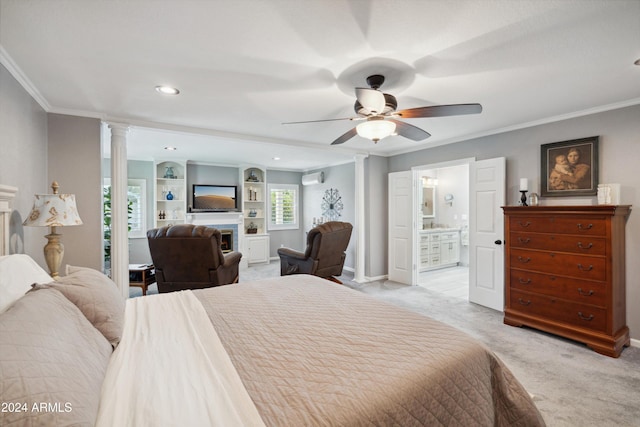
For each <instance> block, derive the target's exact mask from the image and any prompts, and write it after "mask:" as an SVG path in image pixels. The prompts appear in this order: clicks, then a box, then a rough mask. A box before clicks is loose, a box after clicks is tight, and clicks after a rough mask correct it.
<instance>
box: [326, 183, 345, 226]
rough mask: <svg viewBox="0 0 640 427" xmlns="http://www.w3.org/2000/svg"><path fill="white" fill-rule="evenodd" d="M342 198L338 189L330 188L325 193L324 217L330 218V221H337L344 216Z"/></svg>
mask: <svg viewBox="0 0 640 427" xmlns="http://www.w3.org/2000/svg"><path fill="white" fill-rule="evenodd" d="M343 207H344V206H343V205H342V196H340V192H339V191H338V189H337V188H335V189H334V188H330V189H328V190H327V191H325V192H324V197H322V205H321V208H322V216H326V217H327V218H329V221H336V220H337V219H338V218H339V217H340V216H341V215H342V208H343Z"/></svg>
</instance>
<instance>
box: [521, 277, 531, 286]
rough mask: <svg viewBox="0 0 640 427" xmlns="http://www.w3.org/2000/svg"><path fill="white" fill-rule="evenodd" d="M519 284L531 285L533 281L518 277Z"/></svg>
mask: <svg viewBox="0 0 640 427" xmlns="http://www.w3.org/2000/svg"><path fill="white" fill-rule="evenodd" d="M518 282H520V283H522V284H523V285H528V284H529V283H531V279H527V280H524V279H522V277H518Z"/></svg>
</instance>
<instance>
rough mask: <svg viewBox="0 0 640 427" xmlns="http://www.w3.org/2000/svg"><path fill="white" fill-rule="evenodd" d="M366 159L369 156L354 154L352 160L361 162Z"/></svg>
mask: <svg viewBox="0 0 640 427" xmlns="http://www.w3.org/2000/svg"><path fill="white" fill-rule="evenodd" d="M367 157H369V154H366V153H356V154H354V155H353V158H354V159H355V160H356V161H363V160H364V159H366V158H367Z"/></svg>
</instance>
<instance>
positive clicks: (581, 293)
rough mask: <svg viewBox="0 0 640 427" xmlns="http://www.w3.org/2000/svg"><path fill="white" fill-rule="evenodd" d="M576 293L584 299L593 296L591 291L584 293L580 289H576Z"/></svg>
mask: <svg viewBox="0 0 640 427" xmlns="http://www.w3.org/2000/svg"><path fill="white" fill-rule="evenodd" d="M578 293H579V294H580V295H583V296H585V297H590V296H591V295H593V289H590V290H589V292H585V291H583V290H582V288H578Z"/></svg>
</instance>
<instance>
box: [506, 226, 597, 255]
mask: <svg viewBox="0 0 640 427" xmlns="http://www.w3.org/2000/svg"><path fill="white" fill-rule="evenodd" d="M507 244H508V245H509V246H511V247H514V248H526V249H544V250H554V251H558V252H573V253H577V254H584V255H605V253H606V247H607V245H606V240H605V238H604V237H594V236H574V235H563V234H542V233H527V232H518V231H512V232H511V233H509V241H508V242H507Z"/></svg>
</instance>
